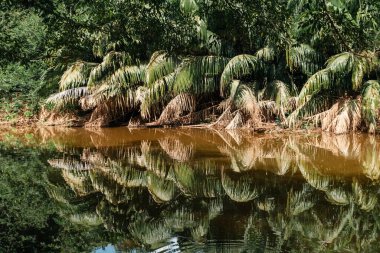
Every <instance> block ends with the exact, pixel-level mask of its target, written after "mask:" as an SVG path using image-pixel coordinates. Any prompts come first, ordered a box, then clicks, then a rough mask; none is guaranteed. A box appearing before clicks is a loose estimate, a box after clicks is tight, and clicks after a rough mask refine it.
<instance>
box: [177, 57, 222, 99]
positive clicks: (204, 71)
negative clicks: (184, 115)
mask: <svg viewBox="0 0 380 253" xmlns="http://www.w3.org/2000/svg"><path fill="white" fill-rule="evenodd" d="M226 64H227V58H224V57H218V56H196V57H189V58H186V59H185V60H184V61H183V62H182V63H181V64H180V66H179V67H178V69H177V70H176V72H177V74H176V80H175V83H174V87H173V89H174V91H175V92H176V93H178V94H179V93H183V92H191V93H192V94H205V93H206V94H207V93H212V92H215V91H216V90H217V88H218V85H217V83H218V76H219V75H220V74H221V73H222V72H223V69H224V67H225V66H226Z"/></svg>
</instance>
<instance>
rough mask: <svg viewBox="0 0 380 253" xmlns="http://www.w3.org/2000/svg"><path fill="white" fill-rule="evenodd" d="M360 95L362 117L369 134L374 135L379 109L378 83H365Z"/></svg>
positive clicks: (379, 92)
mask: <svg viewBox="0 0 380 253" xmlns="http://www.w3.org/2000/svg"><path fill="white" fill-rule="evenodd" d="M364 86H365V88H364V90H363V93H362V116H363V120H364V123H365V124H366V127H367V128H368V132H369V133H375V130H376V125H377V120H378V116H379V109H380V83H379V82H378V81H375V80H370V81H367V82H366V83H365V84H364Z"/></svg>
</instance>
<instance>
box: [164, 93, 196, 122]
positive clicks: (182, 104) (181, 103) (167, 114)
mask: <svg viewBox="0 0 380 253" xmlns="http://www.w3.org/2000/svg"><path fill="white" fill-rule="evenodd" d="M195 106H196V104H195V98H194V96H193V95H191V94H188V93H182V94H179V95H178V96H176V97H175V98H173V99H172V100H171V101H170V102H169V103H168V104H167V105H166V107H165V109H164V110H163V112H162V113H161V116H160V118H159V119H158V121H159V122H160V123H164V124H165V123H168V122H169V123H170V121H172V120H174V119H176V118H178V117H180V116H181V115H183V114H184V113H186V112H188V113H189V112H193V111H195Z"/></svg>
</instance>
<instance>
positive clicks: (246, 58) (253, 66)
mask: <svg viewBox="0 0 380 253" xmlns="http://www.w3.org/2000/svg"><path fill="white" fill-rule="evenodd" d="M260 65H261V64H260V61H259V60H258V59H257V57H256V56H253V55H249V54H242V55H238V56H235V57H234V58H232V59H231V60H230V61H229V62H228V64H227V65H226V67H225V69H224V70H223V73H222V76H221V80H220V93H221V95H222V96H225V95H226V94H225V90H226V88H227V86H228V85H229V84H230V83H231V81H232V80H233V79H240V78H241V77H243V76H245V75H248V74H252V72H254V71H257V70H259V69H260Z"/></svg>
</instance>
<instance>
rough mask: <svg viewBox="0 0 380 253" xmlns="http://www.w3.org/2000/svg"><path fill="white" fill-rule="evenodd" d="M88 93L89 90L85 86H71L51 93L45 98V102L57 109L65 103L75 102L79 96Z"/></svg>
mask: <svg viewBox="0 0 380 253" xmlns="http://www.w3.org/2000/svg"><path fill="white" fill-rule="evenodd" d="M90 94H91V92H90V91H89V90H88V88H87V87H79V88H72V89H68V90H64V91H61V92H59V93H56V94H53V95H51V96H50V97H49V98H48V99H46V103H52V104H54V106H55V108H57V109H59V108H62V107H64V106H65V105H67V104H73V103H76V102H77V101H78V100H79V99H80V98H81V97H84V96H87V95H90Z"/></svg>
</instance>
